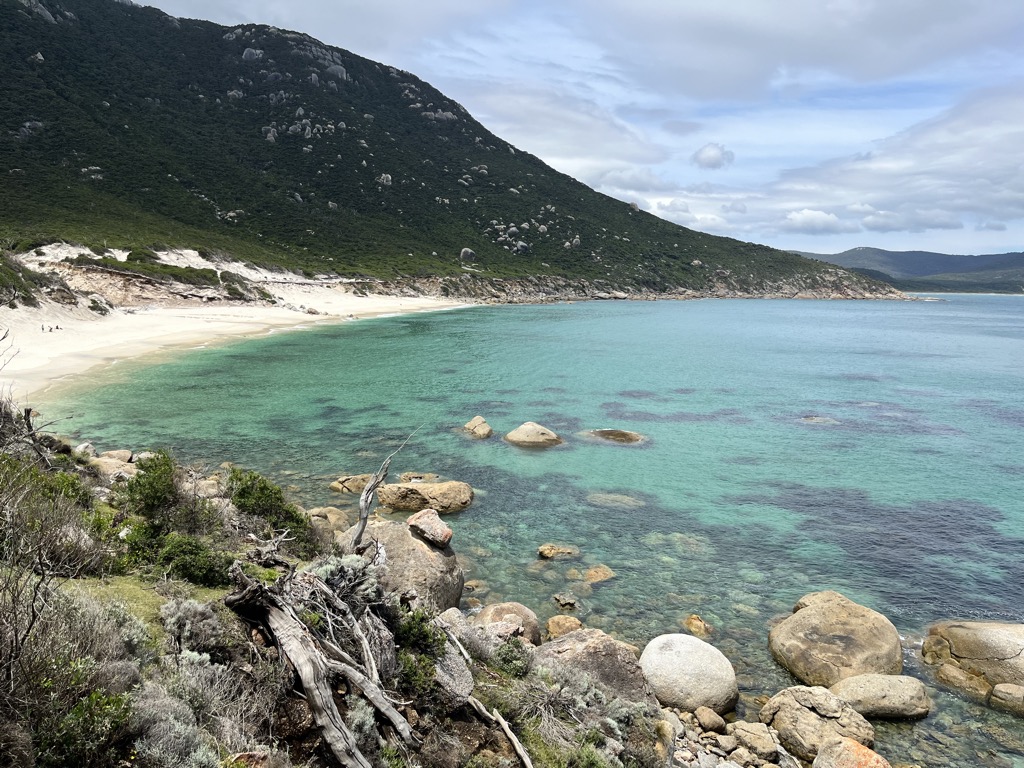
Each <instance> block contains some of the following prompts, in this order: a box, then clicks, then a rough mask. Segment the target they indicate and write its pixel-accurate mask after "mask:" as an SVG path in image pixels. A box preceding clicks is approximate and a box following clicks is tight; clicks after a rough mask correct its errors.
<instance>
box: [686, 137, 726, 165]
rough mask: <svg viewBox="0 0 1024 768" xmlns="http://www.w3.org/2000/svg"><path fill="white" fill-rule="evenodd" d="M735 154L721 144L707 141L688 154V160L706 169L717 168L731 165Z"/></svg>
mask: <svg viewBox="0 0 1024 768" xmlns="http://www.w3.org/2000/svg"><path fill="white" fill-rule="evenodd" d="M735 159H736V155H734V154H733V153H732V152H730V151H729V150H728V149H726V148H725V147H723V146H722V145H721V144H715V143H714V142H709V143H707V144H705V145H704V146H703V147H701V148H700V149H698V150H697V151H696V152H694V153H693V154H692V155H691V156H690V162H691V163H693V164H694V165H696V166H697V167H699V168H704V169H706V170H718V169H719V168H725V167H726V166H727V165H731V164H732V161H733V160H735Z"/></svg>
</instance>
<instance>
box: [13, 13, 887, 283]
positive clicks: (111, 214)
mask: <svg viewBox="0 0 1024 768" xmlns="http://www.w3.org/2000/svg"><path fill="white" fill-rule="evenodd" d="M0 28H2V29H3V35H2V36H0V97H2V99H3V103H4V104H5V108H4V110H3V111H2V112H0V178H2V179H3V184H2V185H0V210H2V211H3V214H2V217H0V238H2V241H0V246H3V247H4V248H5V249H6V250H10V251H17V250H22V251H24V250H27V249H29V248H31V247H33V246H35V245H37V244H39V243H43V242H49V241H53V240H55V239H63V240H69V241H75V242H78V243H81V244H85V245H89V246H91V247H93V249H94V250H97V251H98V252H101V251H102V250H103V249H104V248H106V247H114V246H119V247H127V248H132V247H147V248H156V249H159V246H161V245H166V246H189V247H195V248H202V249H205V250H207V251H211V252H214V253H216V252H222V253H224V254H226V255H230V256H232V257H235V258H240V259H245V260H248V261H252V262H256V263H261V264H277V265H281V266H285V267H287V268H291V269H302V270H306V271H308V272H312V273H317V274H324V273H326V274H330V273H337V274H342V275H369V276H377V277H387V278H393V277H402V276H409V277H417V276H425V275H453V274H476V275H483V276H487V277H517V276H526V275H533V276H545V275H550V276H560V277H570V278H581V279H586V280H591V281H593V280H604V281H607V282H608V283H609V284H612V285H614V286H616V287H620V288H623V289H626V290H629V289H640V290H658V291H661V290H672V289H676V288H688V289H692V290H697V291H707V290H719V291H721V290H727V291H739V292H751V293H763V292H772V291H774V292H779V290H780V288H781V289H783V292H784V291H785V290H792V291H797V290H819V291H821V290H825V291H828V290H831V291H833V292H835V291H836V290H837V286H838V291H839V292H840V293H842V292H843V290H845V289H846V288H849V289H850V290H851V292H853V293H856V292H857V291H861V292H865V291H867V292H870V291H871V290H874V289H878V288H879V287H878V286H876V285H875V284H874V283H873V282H871V281H869V280H867V279H865V278H862V277H860V276H850V275H847V274H846V273H845V272H842V271H839V270H836V269H835V268H833V267H831V266H829V265H824V264H820V263H817V262H814V261H810V260H806V259H804V258H801V257H799V256H797V255H794V254H791V253H788V252H782V251H777V250H774V249H771V248H767V247H764V246H760V245H755V244H752V243H743V242H739V241H736V240H731V239H728V238H721V237H715V236H712V235H706V234H702V233H698V232H694V231H692V230H688V229H686V228H683V227H680V226H677V225H675V224H671V223H669V222H666V221H664V220H662V219H659V218H657V217H655V216H652V215H650V214H648V213H646V212H644V211H641V210H638V209H637V207H636V206H631V205H629V204H627V203H624V202H621V201H619V200H614V199H612V198H609V197H607V196H604V195H601V194H599V193H597V192H594V191H593V190H591V189H590V188H588V187H586V186H585V185H583V184H581V183H580V182H578V181H576V180H574V179H572V178H570V177H568V176H566V175H565V174H562V173H559V172H557V171H555V170H553V169H552V168H550V167H549V166H547V165H545V164H544V163H543V162H541V161H540V160H539V159H538V158H536V157H534V156H532V155H530V154H528V153H526V152H522V151H519V150H518V149H516V148H515V147H513V146H511V145H509V144H508V142H505V141H503V140H502V139H500V138H499V137H497V136H495V135H494V134H492V133H491V132H489V131H488V130H487V129H486V128H485V127H484V126H482V125H481V124H480V123H479V122H477V121H476V120H475V119H474V118H473V117H472V116H471V115H470V114H469V113H468V112H467V111H466V110H465V109H464V108H463V107H462V106H460V105H459V104H457V103H455V102H454V101H452V100H451V99H449V98H447V97H446V96H445V95H444V94H442V93H440V92H439V91H437V90H436V89H435V88H433V87H431V86H430V85H429V84H427V83H425V82H423V81H422V80H420V79H419V78H418V77H416V76H415V75H413V74H410V73H409V72H404V71H400V70H397V69H394V68H392V67H388V66H386V65H384V64H378V63H375V62H373V61H369V60H367V59H364V58H361V57H359V56H357V55H355V54H352V53H349V52H348V51H344V50H341V49H338V48H333V47H331V46H327V45H324V44H323V43H320V42H318V41H317V40H315V39H313V38H312V37H309V36H308V35H305V34H299V33H295V32H287V31H283V30H279V29H275V28H272V27H267V26H259V25H247V26H242V27H237V28H230V29H229V28H226V27H222V26H218V25H216V24H213V23H209V22H205V21H193V20H185V19H176V18H173V17H171V16H168V15H167V14H165V13H163V12H161V11H159V10H156V9H154V8H147V7H137V6H134V5H132V4H130V3H124V2H116V1H115V0H0Z"/></svg>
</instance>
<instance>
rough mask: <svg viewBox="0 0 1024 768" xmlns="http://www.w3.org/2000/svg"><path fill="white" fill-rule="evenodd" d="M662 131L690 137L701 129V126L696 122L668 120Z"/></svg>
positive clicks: (663, 124)
mask: <svg viewBox="0 0 1024 768" xmlns="http://www.w3.org/2000/svg"><path fill="white" fill-rule="evenodd" d="M661 128H662V130H664V131H666V132H668V133H672V134H675V135H676V136H689V135H690V134H691V133H696V132H697V131H699V130H700V129H701V124H700V123H698V122H696V121H694V120H666V121H665V122H664V123H662V124H661Z"/></svg>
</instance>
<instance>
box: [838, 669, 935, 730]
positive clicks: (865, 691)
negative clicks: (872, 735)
mask: <svg viewBox="0 0 1024 768" xmlns="http://www.w3.org/2000/svg"><path fill="white" fill-rule="evenodd" d="M829 690H830V691H832V693H834V694H835V695H836V696H838V697H839V698H840V699H842V700H843V701H845V702H847V703H848V704H850V706H852V707H853V708H854V709H855V710H857V711H858V712H859V713H860V714H862V715H864V717H870V718H881V719H886V720H910V719H916V718H920V717H924V716H925V715H927V714H928V713H929V712H930V711H931V708H932V702H931V699H929V698H928V690H927V689H926V688H925V687H924V683H922V682H921V681H920V680H918V679H917V678H916V677H909V676H907V675H874V674H868V675H855V676H854V677H847V678H844V679H842V680H840V681H839V682H838V683H836V684H835V685H833V686H832V687H831V688H829Z"/></svg>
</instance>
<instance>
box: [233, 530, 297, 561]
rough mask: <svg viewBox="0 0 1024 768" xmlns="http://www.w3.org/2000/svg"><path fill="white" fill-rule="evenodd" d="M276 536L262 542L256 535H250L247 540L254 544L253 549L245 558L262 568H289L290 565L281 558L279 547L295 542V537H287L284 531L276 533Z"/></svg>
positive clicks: (286, 532)
mask: <svg viewBox="0 0 1024 768" xmlns="http://www.w3.org/2000/svg"><path fill="white" fill-rule="evenodd" d="M275 533H277V535H276V536H274V537H273V538H270V539H266V540H263V539H261V538H259V537H258V536H257V535H256V534H254V533H250V534H249V540H250V541H252V542H254V543H255V544H256V548H255V549H250V550H249V551H248V552H246V553H245V556H246V557H247V558H248V559H249V560H251V561H252V562H254V563H256V565H259V566H261V567H263V568H275V567H281V568H289V569H290V568H291V567H292V566H291V564H290V563H289V562H288V561H287V560H285V559H284V558H282V557H281V555H280V551H281V545H282V544H284V543H285V542H288V541H295V537H294V536H291V537H289V536H288V531H287V530H284V531H281V532H280V533H278V532H277V531H275Z"/></svg>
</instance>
